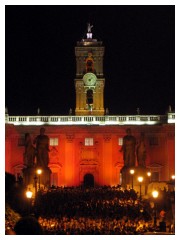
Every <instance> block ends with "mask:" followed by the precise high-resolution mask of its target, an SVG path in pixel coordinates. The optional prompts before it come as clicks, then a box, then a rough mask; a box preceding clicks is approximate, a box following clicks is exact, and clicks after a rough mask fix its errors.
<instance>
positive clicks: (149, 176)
mask: <svg viewBox="0 0 180 240" xmlns="http://www.w3.org/2000/svg"><path fill="white" fill-rule="evenodd" d="M147 176H148V178H149V182H151V172H150V171H149V172H147Z"/></svg>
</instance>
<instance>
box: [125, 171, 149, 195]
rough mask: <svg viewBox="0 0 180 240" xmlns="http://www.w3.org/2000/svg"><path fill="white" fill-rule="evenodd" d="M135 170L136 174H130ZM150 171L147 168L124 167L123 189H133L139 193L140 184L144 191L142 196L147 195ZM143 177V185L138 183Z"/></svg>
mask: <svg viewBox="0 0 180 240" xmlns="http://www.w3.org/2000/svg"><path fill="white" fill-rule="evenodd" d="M131 169H134V174H133V175H132V174H130V170H131ZM147 172H148V169H147V168H146V167H131V168H129V167H123V168H122V169H121V174H122V187H123V188H132V185H133V188H134V190H135V191H138V192H139V188H140V184H141V189H142V195H145V194H146V190H147V186H148V184H149V177H148V176H147ZM140 176H141V177H143V181H142V183H140V182H138V177H140Z"/></svg>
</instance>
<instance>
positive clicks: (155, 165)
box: [146, 163, 164, 169]
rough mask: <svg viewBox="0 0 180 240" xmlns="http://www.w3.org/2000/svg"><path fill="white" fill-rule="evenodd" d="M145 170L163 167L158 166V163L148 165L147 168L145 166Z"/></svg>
mask: <svg viewBox="0 0 180 240" xmlns="http://www.w3.org/2000/svg"><path fill="white" fill-rule="evenodd" d="M146 167H147V168H151V169H152V168H162V167H164V166H163V165H161V164H159V163H152V164H150V165H148V166H146Z"/></svg>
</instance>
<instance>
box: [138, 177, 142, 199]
mask: <svg viewBox="0 0 180 240" xmlns="http://www.w3.org/2000/svg"><path fill="white" fill-rule="evenodd" d="M142 181H143V177H138V182H139V183H140V185H139V186H140V194H139V199H140V200H141V183H142Z"/></svg>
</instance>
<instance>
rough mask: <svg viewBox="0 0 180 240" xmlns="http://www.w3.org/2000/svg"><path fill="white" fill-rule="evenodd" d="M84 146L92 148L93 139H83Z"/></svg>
mask: <svg viewBox="0 0 180 240" xmlns="http://www.w3.org/2000/svg"><path fill="white" fill-rule="evenodd" d="M84 145H85V146H93V145H94V139H93V138H85V142H84Z"/></svg>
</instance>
